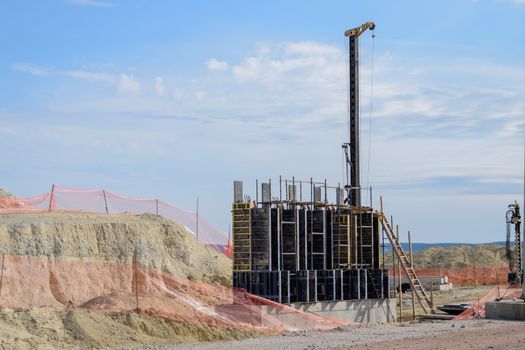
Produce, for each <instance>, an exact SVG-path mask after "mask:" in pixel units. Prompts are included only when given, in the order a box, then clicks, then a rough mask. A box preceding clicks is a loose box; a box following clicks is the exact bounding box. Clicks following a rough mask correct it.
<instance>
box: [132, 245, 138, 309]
mask: <svg viewBox="0 0 525 350" xmlns="http://www.w3.org/2000/svg"><path fill="white" fill-rule="evenodd" d="M132 263H133V274H134V275H135V303H136V308H135V311H136V312H137V313H138V312H139V280H138V277H139V274H138V270H137V252H135V254H133V260H132Z"/></svg>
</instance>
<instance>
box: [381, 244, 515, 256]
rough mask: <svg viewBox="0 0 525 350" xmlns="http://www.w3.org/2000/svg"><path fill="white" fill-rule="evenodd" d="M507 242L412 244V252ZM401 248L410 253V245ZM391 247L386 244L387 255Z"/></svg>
mask: <svg viewBox="0 0 525 350" xmlns="http://www.w3.org/2000/svg"><path fill="white" fill-rule="evenodd" d="M505 244H506V243H505V242H503V241H501V242H490V243H412V250H413V252H414V253H416V252H419V251H422V250H424V249H428V248H432V247H442V248H446V247H455V246H469V247H472V246H476V245H500V246H503V247H504V246H505ZM401 246H403V249H405V250H406V251H407V252H408V243H406V242H405V243H403V242H402V243H401ZM391 251H392V250H391V246H390V243H388V242H385V253H390V252H391Z"/></svg>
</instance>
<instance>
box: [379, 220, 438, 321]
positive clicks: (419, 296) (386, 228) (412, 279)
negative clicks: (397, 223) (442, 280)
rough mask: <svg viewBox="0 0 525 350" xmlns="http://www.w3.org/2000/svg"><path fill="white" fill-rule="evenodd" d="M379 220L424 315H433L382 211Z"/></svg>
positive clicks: (434, 310)
mask: <svg viewBox="0 0 525 350" xmlns="http://www.w3.org/2000/svg"><path fill="white" fill-rule="evenodd" d="M379 218H380V220H381V225H382V226H383V230H384V231H385V233H386V236H387V237H388V240H389V241H390V243H391V244H392V248H393V250H394V252H395V253H396V256H397V258H398V259H399V261H400V262H401V266H402V267H403V270H405V273H406V275H407V278H408V280H409V282H410V287H411V288H412V290H413V291H414V292H415V294H416V297H417V300H418V301H419V304H420V305H421V308H423V311H424V312H425V313H426V314H429V313H432V314H434V313H435V312H436V309H435V308H434V305H432V301H431V300H430V298H429V296H428V294H427V292H426V291H425V289H424V288H423V285H422V284H421V282H420V281H419V278H418V277H417V275H416V272H415V271H414V267H413V266H412V264H411V263H410V259H409V258H408V256H407V254H406V253H405V250H404V249H403V247H402V246H401V243H400V242H399V239H398V238H397V236H396V235H395V233H394V230H393V229H392V226H391V225H390V223H389V222H388V219H387V218H386V216H385V214H384V213H383V211H382V210H381V212H380V213H379ZM400 277H401V276H400ZM399 292H400V293H401V292H402V291H399ZM412 302H414V301H412ZM429 311H430V312H429Z"/></svg>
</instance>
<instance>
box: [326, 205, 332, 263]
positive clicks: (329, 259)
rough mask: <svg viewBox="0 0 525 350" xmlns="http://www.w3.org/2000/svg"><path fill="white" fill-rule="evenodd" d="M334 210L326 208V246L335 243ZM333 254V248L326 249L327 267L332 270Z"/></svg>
mask: <svg viewBox="0 0 525 350" xmlns="http://www.w3.org/2000/svg"><path fill="white" fill-rule="evenodd" d="M333 219H334V211H333V210H326V247H332V245H333V242H332V241H333V232H334V225H333ZM332 259H333V254H332V249H326V269H327V270H331V269H333V268H334V266H333V264H332Z"/></svg>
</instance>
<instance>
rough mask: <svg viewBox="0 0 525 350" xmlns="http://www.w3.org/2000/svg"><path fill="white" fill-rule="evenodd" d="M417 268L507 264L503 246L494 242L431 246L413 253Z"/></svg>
mask: <svg viewBox="0 0 525 350" xmlns="http://www.w3.org/2000/svg"><path fill="white" fill-rule="evenodd" d="M414 265H415V266H416V267H418V268H464V267H470V266H479V267H481V266H504V265H506V266H508V262H507V260H506V258H505V247H503V246H500V245H496V244H480V245H475V246H453V247H432V248H428V249H425V250H423V251H421V252H418V253H415V254H414Z"/></svg>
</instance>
